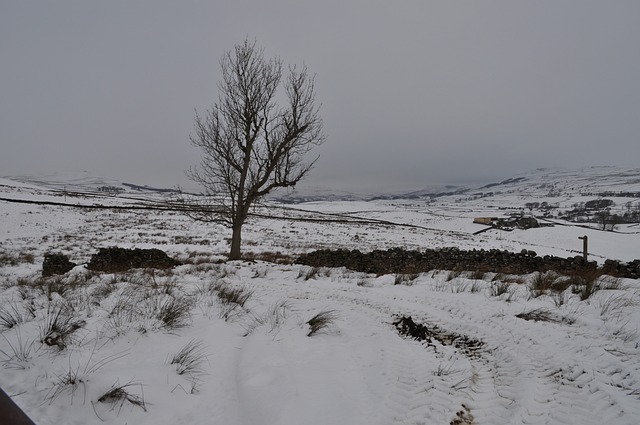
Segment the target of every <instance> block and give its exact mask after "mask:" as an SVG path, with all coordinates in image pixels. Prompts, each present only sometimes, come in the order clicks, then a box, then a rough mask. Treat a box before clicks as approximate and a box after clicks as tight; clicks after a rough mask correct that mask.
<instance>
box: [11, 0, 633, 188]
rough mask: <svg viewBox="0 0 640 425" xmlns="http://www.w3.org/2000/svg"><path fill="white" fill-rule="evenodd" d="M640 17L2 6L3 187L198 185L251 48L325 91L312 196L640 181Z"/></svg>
mask: <svg viewBox="0 0 640 425" xmlns="http://www.w3.org/2000/svg"><path fill="white" fill-rule="evenodd" d="M639 22H640V1H637V0H611V1H602V0H575V1H573V0H548V1H545V0H537V1H532V0H531V1H513V0H504V1H486V0H484V1H468V2H464V1H451V0H442V1H428V0H413V1H411V0H407V1H403V0H397V1H390V0H386V1H377V0H367V1H350V0H323V1H309V2H307V1H295V0H288V1H283V0H277V1H274V0H270V1H263V0H233V1H220V0H218V1H193V0H181V1H175V0H171V1H169V0H153V1H146V0H145V1H131V0H126V1H125V0H109V1H88V0H76V1H67V0H57V1H44V0H43V1H20V0H3V1H2V4H1V5H0V148H1V151H0V175H16V174H46V173H51V172H56V171H62V170H87V171H89V172H91V173H92V174H96V175H105V176H111V177H116V178H119V179H121V180H124V181H127V182H134V183H139V184H148V185H158V186H175V185H177V184H180V185H183V186H184V185H186V184H187V183H186V178H185V176H184V170H185V169H187V168H188V167H189V166H190V165H192V164H195V163H196V162H197V160H198V157H199V154H198V151H197V150H196V149H195V148H193V147H191V145H190V144H189V142H188V136H189V133H190V132H192V128H193V118H194V109H198V110H199V111H204V110H205V109H206V108H208V107H210V106H211V105H212V103H213V102H215V100H216V98H217V87H216V85H217V82H218V79H219V76H220V72H219V59H220V57H221V55H222V54H223V52H224V51H226V50H229V49H231V48H232V47H233V46H234V45H235V44H237V43H240V42H241V41H242V40H243V39H244V38H245V37H247V36H248V37H249V38H251V39H253V38H255V39H257V41H258V44H260V45H262V46H263V47H264V48H265V50H266V54H267V56H275V55H277V56H280V57H281V58H282V59H283V60H284V61H285V62H286V63H292V64H293V63H298V64H300V63H302V62H304V63H306V64H307V66H308V67H309V69H310V71H311V72H313V73H316V74H317V76H316V89H317V98H318V100H319V101H320V102H321V103H322V109H321V115H322V117H323V119H324V122H325V133H326V134H327V136H328V139H327V141H326V143H325V144H324V145H323V146H322V147H320V148H319V149H318V150H317V153H319V154H320V155H321V158H320V160H319V162H318V163H317V166H316V168H315V169H314V171H313V172H312V174H311V175H310V176H309V177H308V179H307V183H309V184H319V185H326V186H331V187H336V188H348V189H354V188H355V189H361V190H372V189H374V190H375V189H417V188H420V187H423V186H427V185H431V184H437V183H459V182H469V181H490V180H494V179H500V178H506V177H511V176H513V175H516V174H519V173H522V172H526V171H529V170H531V169H534V168H539V167H551V166H563V167H571V168H577V167H582V166H587V165H622V166H638V165H640V164H639V157H640V155H639V153H640V143H639V139H640V48H639V47H638V46H639V45H640V24H639Z"/></svg>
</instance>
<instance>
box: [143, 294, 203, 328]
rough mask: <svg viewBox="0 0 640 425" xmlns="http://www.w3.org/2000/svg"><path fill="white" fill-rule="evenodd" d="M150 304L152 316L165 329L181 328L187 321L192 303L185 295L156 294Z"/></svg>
mask: <svg viewBox="0 0 640 425" xmlns="http://www.w3.org/2000/svg"><path fill="white" fill-rule="evenodd" d="M151 304H152V317H153V318H155V319H156V320H158V321H160V322H161V323H162V325H163V327H165V328H166V329H178V328H182V327H184V326H186V325H187V324H188V323H189V319H190V318H191V308H192V307H193V303H192V301H191V299H189V298H187V297H186V296H176V297H174V296H156V297H154V299H153V301H152V303H151Z"/></svg>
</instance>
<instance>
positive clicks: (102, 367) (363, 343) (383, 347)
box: [0, 180, 640, 425]
mask: <svg viewBox="0 0 640 425" xmlns="http://www.w3.org/2000/svg"><path fill="white" fill-rule="evenodd" d="M0 183H2V186H0V189H1V190H2V193H1V195H0V197H4V198H12V199H40V200H45V199H50V198H53V197H54V195H53V194H52V192H50V191H48V189H46V188H38V187H35V186H34V187H32V186H29V185H21V184H15V185H13V184H12V183H11V181H10V180H3V182H0ZM489 190H490V189H489ZM518 196H523V195H522V194H520V195H518ZM105 199H106V201H108V202H110V203H109V204H106V205H131V202H132V201H130V200H128V199H126V198H104V199H102V198H101V199H98V200H95V199H90V198H87V199H80V198H78V199H76V198H71V197H70V199H68V203H71V204H74V203H76V202H84V203H87V204H96V203H101V204H102V203H104V202H106V201H105ZM456 199H459V198H450V199H442V200H436V201H433V200H432V201H427V200H411V201H400V200H378V201H370V202H364V201H357V202H356V201H354V202H346V201H342V202H331V203H329V202H314V203H307V204H299V205H295V206H293V207H294V208H293V209H283V207H282V206H281V205H277V204H266V205H264V206H263V207H261V210H260V211H261V212H263V213H265V214H270V215H273V216H277V217H279V218H277V217H274V218H255V219H252V220H251V222H250V223H248V224H247V225H246V228H245V234H244V243H245V245H244V248H245V251H246V252H247V253H248V254H254V255H260V254H267V253H269V252H272V253H273V252H281V253H282V254H287V255H296V254H299V253H302V252H307V251H310V250H313V249H318V248H338V247H346V248H358V249H360V250H362V251H367V250H371V249H378V248H388V247H396V246H402V247H406V248H411V249H425V248H437V247H444V246H457V247H460V248H462V249H473V248H477V249H489V248H499V249H509V250H515V251H519V250H520V249H531V250H534V251H536V252H537V253H538V254H539V255H546V254H553V255H561V256H574V255H577V253H578V252H579V250H580V249H581V244H582V241H580V240H578V239H577V237H578V236H582V235H585V234H586V235H588V236H589V241H590V256H591V257H592V258H593V259H594V260H597V261H598V262H603V261H604V259H606V258H613V259H619V260H624V261H629V260H632V259H634V258H637V257H638V252H639V251H638V246H640V243H639V242H640V235H639V234H638V231H637V229H636V228H633V227H627V228H625V227H622V228H620V229H619V230H620V232H619V233H617V232H602V231H599V230H596V229H588V228H584V227H576V226H573V225H566V226H554V227H544V228H539V229H530V230H526V231H525V230H514V231H512V232H500V231H497V230H491V231H488V232H485V233H482V234H479V235H473V233H474V232H475V231H477V230H479V229H482V228H483V227H482V226H480V225H477V224H473V223H472V220H473V217H475V216H477V215H479V213H480V215H501V214H503V213H504V211H503V210H500V209H499V208H498V206H496V207H494V208H492V207H490V206H489V203H488V202H493V203H496V200H495V199H493V200H491V201H488V200H487V199H486V198H483V199H475V200H467V201H456ZM527 199H528V198H527V197H526V196H523V197H522V199H521V200H520V201H516V198H514V197H508V196H506V195H505V198H504V200H503V201H501V203H500V206H504V205H506V204H504V202H507V201H508V202H509V203H510V204H509V205H511V206H514V207H517V206H518V205H521V204H523V203H524V202H527ZM136 202H137V201H136ZM518 202H520V204H518ZM570 202H571V200H568V201H567V203H570ZM283 216H284V218H283ZM299 218H311V219H315V220H316V221H299V220H297V219H299ZM336 218H340V220H341V221H339V222H335V221H322V220H332V219H336ZM228 237H229V233H228V231H227V230H226V229H224V228H222V227H219V226H215V225H205V224H203V223H196V222H192V221H190V220H189V219H188V218H186V217H184V216H181V215H178V214H174V213H171V212H168V211H139V210H136V211H134V210H131V211H129V210H114V209H95V210H94V209H90V210H88V209H80V208H73V207H68V206H52V205H31V204H29V205H28V204H17V203H11V202H4V201H0V257H1V256H2V255H13V256H18V255H19V254H21V253H22V254H26V253H28V254H31V255H32V256H33V258H34V261H33V263H31V262H29V261H28V260H24V261H17V264H12V263H9V262H5V263H2V265H0V309H1V310H0V350H1V351H0V386H2V388H3V390H4V391H5V392H7V393H8V394H9V395H10V396H12V398H13V400H14V401H15V402H16V403H17V404H18V405H19V406H21V408H23V409H24V411H25V412H26V413H27V414H28V415H29V416H30V417H31V418H32V419H33V420H34V421H35V422H36V423H37V424H39V425H46V424H60V423H65V424H102V423H107V424H125V423H130V424H131V423H135V424H141V425H144V424H173V423H183V424H201V423H219V424H228V425H235V424H238V425H240V424H247V425H248V424H261V425H266V424H274V425H275V424H279V425H293V424H296V425H298V424H381V425H382V424H385V425H386V424H435V423H451V422H452V421H454V420H456V419H459V420H460V421H461V422H459V423H473V424H516V423H517V424H520V423H528V424H566V423H580V424H602V423H607V424H635V423H637V418H638V417H639V416H640V340H639V338H638V326H639V325H640V309H638V305H639V303H640V281H639V280H633V279H620V280H614V279H611V278H605V280H603V281H602V282H601V284H602V285H604V286H607V287H608V289H602V290H599V291H597V292H595V293H594V295H592V296H591V297H590V298H588V299H587V300H584V301H582V300H580V297H579V295H577V294H573V293H572V292H571V290H568V291H566V292H564V293H563V294H555V293H552V292H548V293H547V294H545V295H542V296H535V294H534V292H533V291H532V290H531V281H532V280H533V275H530V276H524V277H520V280H518V277H515V276H504V277H499V276H498V277H495V276H493V275H491V274H489V275H487V276H485V278H484V279H482V280H479V279H473V278H472V276H465V275H464V274H462V275H456V274H453V273H449V272H448V271H432V272H429V273H422V274H421V275H419V276H418V277H417V278H416V279H415V280H414V281H412V282H410V284H407V285H394V282H395V279H394V276H391V275H383V276H375V275H367V274H364V273H358V272H353V271H349V270H346V269H342V268H341V269H318V270H312V269H310V268H309V267H306V266H300V265H290V264H276V263H270V262H264V261H259V260H256V261H245V262H220V261H219V260H221V259H222V258H224V253H225V252H226V250H227V249H228V244H227V241H226V238H228ZM106 246H121V247H126V248H131V247H138V248H148V247H154V248H160V249H162V250H164V251H166V252H168V253H169V254H170V255H172V256H174V257H176V258H179V259H181V260H183V261H187V260H188V261H190V262H191V263H190V264H185V265H182V266H179V267H176V268H175V269H174V270H172V271H169V272H163V271H157V272H154V273H151V272H149V271H144V270H138V271H131V272H128V273H120V274H107V273H105V274H100V273H90V272H88V271H87V270H86V269H85V268H84V266H83V263H86V262H88V261H89V259H90V257H91V255H92V254H94V253H95V252H96V251H97V249H98V248H99V247H106ZM52 251H54V252H57V251H60V252H63V253H65V254H67V255H69V256H70V258H71V260H72V261H74V262H76V263H78V264H80V265H79V266H77V267H76V268H75V269H74V270H73V271H71V272H70V273H69V274H67V275H66V276H65V277H64V278H62V280H61V282H60V283H62V287H63V288H64V289H66V290H62V289H59V290H58V292H56V291H47V289H46V285H43V282H42V281H41V280H39V279H38V276H39V273H40V270H41V264H42V259H43V256H44V254H45V253H46V252H52ZM23 257H24V256H23ZM24 258H26V257H24ZM492 277H495V278H496V279H497V280H498V281H501V282H504V284H505V285H508V291H507V292H506V293H504V294H502V295H498V296H497V295H495V286H496V285H497V283H496V282H492V279H491V278H492ZM53 282H54V283H55V279H54V281H53ZM211 285H214V287H215V285H227V286H228V287H229V288H235V289H241V290H244V291H246V292H247V293H251V296H250V297H249V299H248V301H247V303H246V304H245V305H244V307H242V308H241V307H237V306H236V307H237V308H234V309H232V310H230V309H229V306H228V305H225V304H223V303H221V301H220V299H219V297H218V296H217V294H218V292H216V290H214V289H211V288H212V287H211ZM60 292H62V293H60ZM172 300H178V301H180V300H181V301H184V302H187V303H188V306H189V309H188V314H187V315H186V316H185V317H184V323H181V324H180V325H179V326H175V327H171V326H167V324H166V322H164V321H163V320H162V319H160V318H159V316H158V309H157V307H158V306H159V305H167V303H168V302H170V301H172ZM61 306H66V308H68V309H69V310H65V311H72V312H73V313H72V318H73V321H75V322H76V323H78V324H79V328H78V329H77V330H76V331H74V332H73V333H72V334H71V337H70V339H69V340H68V341H67V344H66V345H65V347H64V348H62V349H60V348H58V347H55V346H47V345H46V344H44V343H42V342H41V340H42V339H43V338H42V336H43V332H44V331H45V330H46V328H47V324H48V323H50V322H51V320H52V317H53V313H54V312H55V311H57V309H59V308H61ZM532 311H534V312H535V311H542V312H544V313H546V314H547V315H548V317H550V318H551V320H547V321H533V320H525V319H523V318H519V317H517V316H518V315H521V314H522V313H530V312H532ZM321 312H332V313H333V314H334V315H335V319H334V320H332V321H331V322H330V323H329V324H328V326H327V327H326V328H324V329H322V330H321V331H320V332H318V333H317V334H314V335H312V336H308V334H309V331H310V327H309V325H308V323H307V322H308V321H309V319H311V318H312V317H314V316H315V315H317V314H318V313H321ZM7 313H9V316H10V317H16V316H19V318H20V319H21V320H20V323H17V324H15V326H3V325H2V323H3V322H2V320H3V319H1V318H2V317H7ZM3 314H4V316H3ZM225 315H226V317H227V320H225V318H224V316H225ZM400 316H411V317H412V318H413V320H414V321H415V322H416V323H421V324H424V325H426V326H428V327H429V328H430V329H437V330H438V331H439V332H441V334H442V335H443V336H442V337H440V338H433V339H432V341H430V342H427V341H416V340H413V339H411V338H408V337H405V336H401V335H400V334H399V333H398V331H397V330H396V328H395V327H394V325H393V323H394V321H396V320H397V319H398V317H400ZM461 336H464V337H465V338H468V339H469V340H474V341H476V340H477V341H479V345H478V346H471V345H469V344H467V343H465V342H464V341H465V340H464V339H462V338H461ZM194 342H195V343H197V344H198V345H197V346H198V347H200V348H201V351H200V354H199V355H198V356H196V358H195V364H194V365H193V368H192V369H191V370H190V373H189V372H186V373H183V374H180V373H179V372H180V366H179V365H176V364H172V363H171V360H172V359H173V358H174V357H175V356H176V354H177V353H179V352H180V351H181V350H182V349H183V347H185V346H187V345H188V344H190V343H194ZM120 386H123V387H122V389H123V390H124V391H126V392H127V393H128V395H129V399H128V400H127V399H123V398H120V399H111V401H109V400H108V398H106V397H105V395H106V394H108V392H109V391H110V390H112V389H114V388H117V387H120ZM0 419H1V418H0ZM463 419H464V420H466V422H462V420H463ZM0 422H1V421H0Z"/></svg>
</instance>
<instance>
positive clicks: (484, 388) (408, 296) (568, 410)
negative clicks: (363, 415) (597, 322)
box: [295, 282, 640, 424]
mask: <svg viewBox="0 0 640 425" xmlns="http://www.w3.org/2000/svg"><path fill="white" fill-rule="evenodd" d="M324 283H325V284H327V285H331V284H330V283H327V282H324ZM297 286H298V288H296V291H295V292H298V291H301V292H304V297H305V298H308V299H312V300H316V301H325V302H327V303H331V304H329V305H332V306H333V303H336V304H338V305H341V306H343V308H344V309H346V310H351V311H356V310H358V311H360V315H365V316H368V317H370V322H371V326H374V325H375V324H377V325H379V324H380V323H383V324H385V326H387V327H388V326H389V324H390V321H391V320H392V317H393V316H394V315H398V314H403V315H411V316H413V317H414V318H415V319H416V321H420V322H421V323H425V324H427V325H429V324H435V325H436V326H438V327H439V328H442V329H445V330H449V331H453V332H455V333H458V334H461V335H468V336H470V337H472V338H478V339H481V340H482V341H484V342H485V344H486V346H485V347H484V348H483V349H481V350H479V351H478V353H479V356H478V357H477V358H473V356H472V357H468V356H465V357H466V358H467V360H468V362H469V369H468V370H467V371H466V372H467V375H466V376H464V377H463V378H462V379H461V381H460V382H461V383H460V384H458V382H453V381H452V380H443V382H444V383H445V386H443V385H442V384H443V382H440V383H438V385H436V381H437V380H436V379H434V373H435V372H434V371H428V370H427V371H417V372H413V373H412V374H409V375H407V374H406V372H405V371H406V370H408V369H410V368H411V367H413V368H414V369H415V365H413V366H411V365H409V364H407V363H405V360H403V359H411V358H417V355H416V354H411V350H410V349H408V348H407V347H406V346H405V345H404V344H399V345H398V347H396V348H390V347H388V349H387V350H386V354H385V355H386V356H387V358H388V361H389V364H390V365H394V366H390V371H391V370H392V371H393V372H392V374H394V375H395V376H396V380H397V382H395V383H393V382H390V383H389V385H390V388H392V390H390V393H389V397H388V399H389V400H390V402H389V403H388V412H387V413H388V415H387V416H386V418H388V420H387V423H421V422H420V421H423V422H424V421H426V422H424V423H435V422H438V423H442V422H443V419H444V421H445V422H446V421H450V420H451V419H452V418H453V417H455V416H452V415H455V412H456V411H458V410H460V407H461V405H462V403H465V404H466V405H468V406H469V408H470V412H471V414H472V415H473V417H474V423H476V424H510V423H525V424H561V423H581V424H601V423H606V422H607V421H609V420H614V419H615V421H616V423H629V424H632V423H637V420H636V418H635V417H631V415H630V412H633V411H634V410H636V411H637V407H635V408H634V406H633V404H634V403H637V402H638V401H637V398H633V397H629V394H630V393H632V391H633V390H634V389H635V388H638V382H639V380H638V377H639V376H640V375H639V371H638V370H637V368H636V369H633V368H630V367H629V366H628V365H625V362H628V357H625V356H623V355H620V358H618V357H616V356H615V355H614V354H611V353H609V352H607V351H605V350H604V348H603V347H590V346H589V340H588V338H587V336H588V333H587V334H585V335H584V336H580V329H579V328H578V329H576V327H574V328H571V327H570V325H566V324H550V323H533V322H531V323H523V322H522V321H521V319H517V318H515V317H513V316H512V315H505V314H500V312H499V304H496V305H495V307H493V306H492V305H491V302H490V301H489V302H488V301H487V300H483V302H482V303H478V302H477V298H476V299H475V302H474V298H473V297H477V296H481V295H479V294H468V293H467V294H455V295H454V296H456V297H457V299H456V302H455V303H452V302H451V296H452V294H444V293H440V292H434V291H433V290H431V289H427V288H425V287H424V286H422V285H419V286H416V287H408V288H406V290H405V291H404V292H403V291H398V288H397V287H395V288H393V292H391V291H388V292H389V293H386V292H387V291H385V287H381V288H361V287H356V286H350V287H349V288H348V289H347V288H342V289H338V290H336V288H334V287H332V288H327V287H326V286H325V287H322V283H318V282H309V283H307V282H304V283H302V282H300V283H297ZM299 293H300V292H299ZM499 302H500V303H501V302H504V301H497V300H496V303H499ZM478 305H482V306H485V307H484V308H482V309H480V310H477V309H476V307H477V306H478ZM487 306H488V307H487ZM545 326H554V327H558V326H563V327H567V331H566V332H564V333H563V332H561V331H560V332H558V331H557V329H556V330H555V331H554V332H549V333H547V332H545V331H544V327H545ZM540 328H541V329H540ZM406 342H407V343H413V342H411V341H406ZM413 344H415V343H413ZM399 347H404V348H399ZM421 349H422V350H425V348H421ZM427 350H428V349H427ZM425 351H426V350H425ZM452 351H455V350H453V349H452V348H450V347H437V349H436V352H435V353H428V354H430V355H440V356H443V358H444V356H449V357H448V358H447V361H458V362H459V361H460V358H461V355H457V356H456V354H455V353H452ZM424 359H425V360H429V359H428V358H427V357H424ZM430 360H431V362H433V358H432V359H430ZM456 372H459V371H456ZM452 375H456V377H458V378H459V377H460V373H457V374H452ZM603 375H604V376H605V377H610V380H611V384H604V383H603V382H607V379H606V378H603ZM465 380H466V381H465ZM425 384H426V390H425V395H424V399H421V398H420V396H418V395H416V394H417V393H418V391H416V388H418V387H419V386H421V385H425ZM429 385H431V386H429ZM446 385H449V386H448V387H446ZM394 400H395V402H394ZM400 400H402V401H400ZM406 409H409V410H406ZM429 409H431V410H429ZM403 411H405V412H413V413H412V414H409V413H406V414H401V413H400V412H403ZM432 411H439V413H437V414H434V413H429V412H432ZM436 418H438V420H435V419H436Z"/></svg>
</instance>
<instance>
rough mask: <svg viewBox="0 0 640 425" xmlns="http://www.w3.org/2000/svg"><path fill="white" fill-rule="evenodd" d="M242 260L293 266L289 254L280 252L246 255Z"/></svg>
mask: <svg viewBox="0 0 640 425" xmlns="http://www.w3.org/2000/svg"><path fill="white" fill-rule="evenodd" d="M244 259H245V260H248V261H265V262H267V263H275V264H293V261H294V259H295V258H294V257H292V256H291V255H289V254H283V253H282V252H280V251H276V252H273V251H265V252H260V253H247V254H245V255H244Z"/></svg>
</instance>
